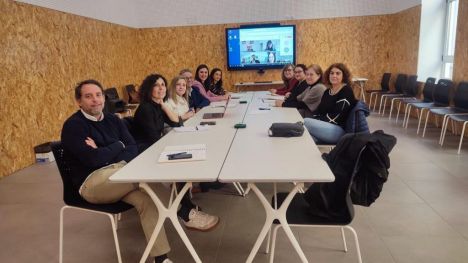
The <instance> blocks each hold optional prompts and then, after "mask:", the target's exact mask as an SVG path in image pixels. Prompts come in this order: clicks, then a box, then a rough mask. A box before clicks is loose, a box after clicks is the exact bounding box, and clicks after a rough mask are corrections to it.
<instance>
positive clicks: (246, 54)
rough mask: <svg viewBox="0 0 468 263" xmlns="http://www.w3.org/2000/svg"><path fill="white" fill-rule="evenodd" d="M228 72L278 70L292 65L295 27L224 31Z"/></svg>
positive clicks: (294, 54)
mask: <svg viewBox="0 0 468 263" xmlns="http://www.w3.org/2000/svg"><path fill="white" fill-rule="evenodd" d="M226 52H227V68H228V70H252V69H255V70H256V69H271V68H282V67H283V66H284V65H285V64H288V63H292V64H296V26H294V25H284V26H281V25H252V26H248V27H241V28H226Z"/></svg>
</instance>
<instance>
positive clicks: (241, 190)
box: [232, 182, 245, 197]
mask: <svg viewBox="0 0 468 263" xmlns="http://www.w3.org/2000/svg"><path fill="white" fill-rule="evenodd" d="M232 184H233V185H234V187H235V188H236V190H237V192H238V193H239V195H240V196H244V197H245V192H244V188H243V187H242V185H241V184H240V183H239V182H233V183H232Z"/></svg>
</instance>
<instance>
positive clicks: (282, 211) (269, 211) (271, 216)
mask: <svg viewBox="0 0 468 263" xmlns="http://www.w3.org/2000/svg"><path fill="white" fill-rule="evenodd" d="M249 186H250V188H251V189H252V191H254V193H255V194H256V195H257V197H258V199H259V200H260V202H261V203H262V205H263V208H265V213H266V219H265V224H264V225H263V228H262V230H261V231H260V234H259V235H258V238H257V241H256V242H255V244H254V247H253V248H252V251H250V255H249V257H248V258H247V260H246V261H245V262H247V263H250V262H252V261H253V259H254V257H255V256H256V255H257V252H258V250H259V248H260V246H261V244H262V243H263V240H265V237H266V235H267V234H268V231H269V230H270V228H271V226H272V224H273V220H275V219H278V220H279V221H280V223H281V226H282V227H283V229H284V232H285V233H286V236H287V237H288V238H289V241H291V244H292V245H293V247H294V249H295V250H296V252H297V254H299V257H300V258H301V260H302V262H306V263H307V262H308V261H307V258H306V256H305V255H304V252H303V251H302V249H301V247H300V246H299V243H298V242H297V240H296V238H295V237H294V234H293V233H292V231H291V228H290V227H289V225H288V221H287V220H286V211H287V210H288V207H289V204H290V203H291V201H292V199H293V198H294V196H295V195H296V193H297V192H298V191H299V189H302V187H303V186H304V183H297V185H296V186H294V188H293V189H292V190H291V192H289V194H288V196H287V197H286V199H285V200H284V201H283V203H282V204H281V206H280V208H278V209H275V208H273V207H272V206H271V204H270V202H269V201H268V200H267V199H266V197H265V195H263V193H262V192H261V191H260V190H259V189H258V188H257V186H256V185H255V183H249ZM275 195H276V193H275Z"/></svg>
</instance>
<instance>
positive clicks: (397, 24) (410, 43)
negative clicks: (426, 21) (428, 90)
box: [387, 6, 421, 82]
mask: <svg viewBox="0 0 468 263" xmlns="http://www.w3.org/2000/svg"><path fill="white" fill-rule="evenodd" d="M391 20H392V21H391V22H390V25H391V27H390V30H389V35H388V36H387V37H388V38H387V41H388V43H389V45H388V46H389V47H390V49H389V54H388V57H389V66H388V69H389V70H390V72H392V73H393V74H392V75H393V76H392V82H394V81H395V79H396V75H397V74H398V73H405V74H408V75H415V74H417V67H418V50H419V28H420V20H421V6H415V7H412V8H410V9H407V10H404V11H402V12H400V13H397V14H395V15H393V16H392V17H391Z"/></svg>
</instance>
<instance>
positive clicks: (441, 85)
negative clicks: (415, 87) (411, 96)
mask: <svg viewBox="0 0 468 263" xmlns="http://www.w3.org/2000/svg"><path fill="white" fill-rule="evenodd" d="M452 86H453V83H452V81H451V80H448V79H439V81H438V82H437V84H436V85H435V86H434V87H433V89H432V102H414V103H413V102H412V103H409V106H410V108H409V109H408V113H407V115H408V116H407V117H406V119H407V120H406V125H405V127H408V122H409V114H410V112H411V108H412V107H414V108H415V109H417V110H418V129H417V130H416V134H419V129H420V127H421V121H422V119H423V114H424V111H425V110H429V109H432V108H445V107H448V106H449V103H450V90H451V89H452ZM436 94H437V96H436ZM436 97H437V99H436ZM424 98H425V99H426V98H427V99H429V95H426V92H425V93H424Z"/></svg>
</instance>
